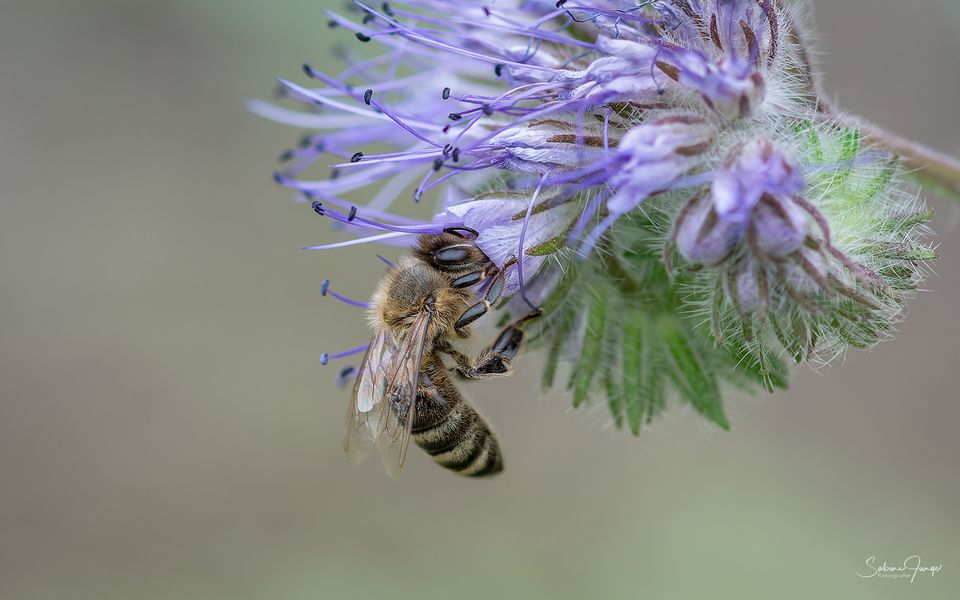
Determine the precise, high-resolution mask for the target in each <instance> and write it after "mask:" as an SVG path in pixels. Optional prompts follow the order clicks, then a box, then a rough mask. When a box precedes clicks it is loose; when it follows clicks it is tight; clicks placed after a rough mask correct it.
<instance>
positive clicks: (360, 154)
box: [350, 152, 363, 163]
mask: <svg viewBox="0 0 960 600" xmlns="http://www.w3.org/2000/svg"><path fill="white" fill-rule="evenodd" d="M361 158H363V152H357V153H355V154H354V155H353V156H351V157H350V162H352V163H355V162H360V159H361Z"/></svg>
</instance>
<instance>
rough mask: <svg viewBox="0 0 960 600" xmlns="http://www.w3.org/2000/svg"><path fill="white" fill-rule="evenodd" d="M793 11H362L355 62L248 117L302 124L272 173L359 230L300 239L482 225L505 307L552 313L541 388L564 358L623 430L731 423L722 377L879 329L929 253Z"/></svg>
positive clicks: (728, 3) (424, 3) (653, 1)
mask: <svg viewBox="0 0 960 600" xmlns="http://www.w3.org/2000/svg"><path fill="white" fill-rule="evenodd" d="M798 10H799V9H798V8H797V7H796V6H795V5H793V4H790V3H786V2H781V1H780V0H776V1H775V0H647V1H636V0H634V1H626V0H560V1H559V2H557V1H547V0H514V1H510V0H498V1H497V2H496V3H493V2H473V1H460V0H408V1H407V2H398V3H389V4H387V3H384V4H382V5H374V4H367V3H364V2H360V1H355V2H354V3H353V5H352V13H353V14H352V15H351V14H348V15H346V16H344V15H341V14H338V13H334V12H330V13H329V22H328V24H329V26H330V27H331V28H333V29H338V30H346V31H347V32H349V33H347V34H344V35H345V36H346V37H345V39H349V38H353V39H352V40H351V41H352V42H353V43H355V44H356V45H355V46H353V47H351V49H350V50H347V51H344V53H343V54H344V58H345V59H346V62H347V66H346V67H345V68H344V69H343V70H342V71H341V72H339V73H336V74H327V73H323V72H321V71H319V70H317V69H315V68H313V67H311V66H309V65H307V66H305V67H304V72H305V75H306V77H307V80H308V83H295V82H294V81H291V80H288V79H280V80H279V84H280V87H279V90H280V92H281V94H280V95H281V96H282V99H281V100H280V101H278V104H270V103H265V102H254V103H252V104H251V108H252V109H253V110H254V111H255V112H257V113H259V114H262V115H264V116H266V117H269V118H272V119H274V120H277V121H280V122H282V123H286V124H289V125H292V126H295V127H298V128H302V129H304V130H306V131H307V133H305V134H304V135H303V136H302V138H301V141H300V144H299V145H298V147H297V148H295V149H292V150H288V151H286V152H284V153H283V154H282V155H281V161H282V163H283V169H282V170H281V171H278V172H277V173H276V174H275V178H276V180H277V181H278V182H279V183H280V184H282V185H284V186H286V187H289V188H291V189H292V190H295V192H296V193H297V197H298V198H300V199H301V200H303V201H305V202H308V203H309V204H310V205H311V206H312V207H313V209H314V211H315V212H316V213H317V214H319V215H321V216H323V217H326V218H329V219H331V220H332V221H334V222H336V224H337V226H338V227H339V228H342V229H343V231H345V232H349V233H353V234H355V236H356V237H355V239H351V240H348V241H345V242H338V243H332V244H326V245H321V246H312V247H311V248H315V249H332V248H338V247H343V246H349V245H356V244H364V243H368V242H378V243H386V244H393V245H399V246H408V245H409V244H411V242H412V241H413V239H414V236H416V235H417V234H425V233H439V232H442V231H443V230H444V229H446V228H449V227H465V228H469V229H472V230H475V231H476V232H478V234H479V235H478V239H477V244H478V245H479V247H480V248H481V249H482V250H483V252H484V253H485V254H486V255H487V256H488V257H489V258H490V259H491V260H493V261H494V262H495V263H496V264H497V265H498V266H500V267H503V266H504V265H507V264H508V263H510V264H512V263H511V260H512V259H513V258H517V259H518V262H517V264H516V268H515V269H512V270H511V275H510V279H509V281H508V284H507V291H506V294H507V296H508V299H507V300H506V301H505V302H504V303H503V304H502V305H501V306H500V307H499V310H500V311H501V312H503V313H518V312H520V311H523V310H528V307H529V305H531V304H535V305H537V306H539V307H541V308H542V309H543V310H544V313H545V318H544V319H542V320H541V321H540V325H539V326H540V328H541V330H540V331H539V333H538V334H537V335H534V336H533V337H534V339H535V340H537V342H538V343H539V344H540V345H541V346H543V347H545V348H547V359H548V360H547V368H546V373H545V375H544V382H545V384H546V385H549V384H552V382H553V380H554V378H555V375H556V372H557V367H558V365H560V364H568V365H570V368H569V369H568V370H569V375H568V377H569V379H568V388H569V389H570V390H571V392H572V394H573V399H574V404H575V405H580V404H581V403H584V402H586V401H587V400H588V399H590V398H592V397H595V396H597V395H602V396H605V397H606V400H607V404H608V406H609V407H610V410H611V413H612V414H613V416H614V419H615V422H616V423H617V424H618V426H619V425H621V424H626V425H627V426H628V427H629V428H630V429H631V430H632V431H633V432H637V431H638V430H639V428H640V426H641V424H642V423H644V422H648V421H649V420H650V419H651V418H652V417H653V416H654V415H656V414H657V413H659V412H660V411H661V410H662V409H663V407H664V406H665V404H666V401H667V399H668V398H676V399H679V400H681V401H685V402H687V403H689V404H690V405H691V406H692V407H693V408H694V409H695V410H697V411H698V412H700V413H701V414H703V415H704V416H706V417H707V418H708V419H710V420H712V421H714V422H716V423H717V424H719V425H721V426H724V427H726V426H727V420H726V417H725V416H724V412H723V407H722V401H721V395H720V393H721V392H720V389H721V383H722V381H733V382H734V383H744V382H759V383H763V384H764V385H766V387H767V388H768V389H773V388H776V387H783V386H784V385H785V383H786V379H785V375H784V367H783V364H782V362H781V358H780V357H781V356H784V357H789V358H792V359H793V360H795V361H797V362H805V361H808V360H824V359H827V358H829V357H831V356H833V355H835V354H837V353H840V352H843V351H844V350H845V349H846V348H847V347H848V346H850V345H853V346H858V347H862V346H868V345H870V344H872V343H875V342H876V341H878V340H880V339H882V338H883V337H885V335H887V333H888V332H889V331H890V329H891V327H892V325H893V323H895V321H896V320H897V319H898V318H899V317H900V315H901V314H902V312H903V306H904V299H905V296H906V294H908V293H909V292H910V290H912V289H913V288H915V286H916V285H917V283H918V282H919V281H920V279H921V277H922V275H923V274H924V268H923V264H924V261H926V260H929V259H931V258H933V253H932V251H931V250H930V249H929V248H928V247H927V246H925V245H924V244H923V243H922V242H921V241H920V238H921V236H922V234H924V233H925V230H924V228H923V223H924V222H925V221H926V220H927V219H928V218H929V213H927V212H926V211H925V210H924V209H923V207H922V205H921V204H920V202H919V201H918V200H917V199H916V197H915V196H913V195H910V194H909V193H908V192H906V191H904V188H903V186H902V184H901V183H900V172H899V170H898V167H897V161H896V157H894V156H891V155H889V154H885V153H883V152H881V151H878V150H876V149H873V148H871V147H869V145H868V144H866V143H864V142H863V141H862V140H861V137H860V134H859V131H858V130H856V129H851V128H848V127H843V126H841V125H839V124H837V123H835V122H834V121H833V120H832V119H831V118H830V117H829V116H827V115H826V114H825V113H824V112H823V110H822V106H821V105H820V103H819V101H818V97H817V90H816V87H815V83H814V82H815V80H816V77H815V74H814V73H813V71H812V67H811V65H810V63H809V60H808V56H809V51H808V49H807V48H806V47H805V45H804V39H805V35H804V32H803V31H801V30H800V29H799V26H798V23H799V22H801V21H802V18H801V17H802V15H799V14H798ZM370 47H375V48H377V49H378V50H379V51H380V52H379V53H378V54H370V53H368V52H365V51H363V52H361V51H360V49H362V50H367V49H369V48H370ZM280 103H284V104H288V105H290V106H288V107H284V106H281V105H280ZM317 166H320V167H324V166H329V172H328V173H327V174H326V175H325V176H323V177H317V176H315V175H310V174H309V173H310V172H312V171H313V170H314V168H315V167H317ZM348 195H352V198H360V197H363V198H369V200H368V201H366V202H365V203H358V202H355V201H354V200H353V199H351V198H350V197H348ZM406 202H410V204H413V203H415V202H428V203H430V204H432V205H433V206H434V207H435V208H434V210H433V211H432V216H429V217H428V218H423V219H416V218H411V217H409V216H405V215H408V214H410V212H409V211H407V210H406V209H403V208H401V207H402V204H403V203H406ZM397 208H399V210H394V209H397ZM372 287H373V286H372V285H371V288H372ZM325 291H326V289H325ZM351 302H354V301H351ZM354 303H356V302H354ZM356 304H362V303H356ZM504 318H506V317H504ZM361 349H362V348H361ZM341 354H342V353H341ZM334 356H338V355H334ZM334 356H330V357H327V358H328V359H329V358H334ZM597 391H600V392H602V393H601V394H598V393H597Z"/></svg>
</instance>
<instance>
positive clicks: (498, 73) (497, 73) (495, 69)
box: [493, 63, 503, 77]
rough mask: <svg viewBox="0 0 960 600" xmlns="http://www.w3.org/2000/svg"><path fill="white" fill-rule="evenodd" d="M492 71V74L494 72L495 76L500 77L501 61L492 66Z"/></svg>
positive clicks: (501, 72) (501, 71)
mask: <svg viewBox="0 0 960 600" xmlns="http://www.w3.org/2000/svg"><path fill="white" fill-rule="evenodd" d="M493 72H494V74H496V76H497V77H500V76H501V75H503V63H500V64H498V65H496V66H495V67H493Z"/></svg>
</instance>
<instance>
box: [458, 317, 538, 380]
mask: <svg viewBox="0 0 960 600" xmlns="http://www.w3.org/2000/svg"><path fill="white" fill-rule="evenodd" d="M541 314H542V313H541V312H540V311H539V310H536V311H533V312H530V313H529V314H527V315H526V316H524V317H523V318H520V319H518V320H516V321H514V322H513V323H511V324H510V325H508V326H507V327H506V328H504V330H503V331H501V332H500V335H499V336H497V339H496V341H495V342H493V344H491V345H490V346H489V347H488V348H485V349H484V350H483V351H482V352H481V353H480V355H479V356H477V358H476V359H474V360H470V358H469V357H467V356H465V355H464V354H462V353H460V352H457V351H456V350H454V349H453V348H450V347H447V348H443V349H442V350H441V351H443V352H444V353H446V354H449V355H450V356H451V357H453V360H454V361H456V363H457V366H456V368H455V369H454V371H456V373H457V374H458V375H460V376H461V377H463V378H464V379H483V378H485V377H502V376H504V375H509V374H510V371H511V369H512V365H511V361H512V360H513V358H514V357H515V356H516V355H517V353H518V352H519V351H520V346H521V344H522V343H523V326H524V325H526V324H527V323H528V322H530V321H532V320H534V319H537V318H539V317H540V315H541Z"/></svg>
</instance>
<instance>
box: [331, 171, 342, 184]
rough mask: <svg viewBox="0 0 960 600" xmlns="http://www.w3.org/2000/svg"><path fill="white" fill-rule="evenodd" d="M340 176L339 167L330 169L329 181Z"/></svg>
mask: <svg viewBox="0 0 960 600" xmlns="http://www.w3.org/2000/svg"><path fill="white" fill-rule="evenodd" d="M337 177H340V169H330V181H333V180H334V179H336V178H337Z"/></svg>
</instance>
